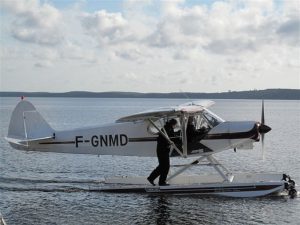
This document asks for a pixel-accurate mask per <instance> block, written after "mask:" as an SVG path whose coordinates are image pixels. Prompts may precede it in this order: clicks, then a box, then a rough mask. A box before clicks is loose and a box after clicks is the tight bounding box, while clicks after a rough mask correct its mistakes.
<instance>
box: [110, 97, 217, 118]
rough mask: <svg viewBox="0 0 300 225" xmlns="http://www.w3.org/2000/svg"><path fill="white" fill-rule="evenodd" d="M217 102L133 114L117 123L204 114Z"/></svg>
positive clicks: (207, 101) (198, 102)
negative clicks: (205, 110) (184, 114)
mask: <svg viewBox="0 0 300 225" xmlns="http://www.w3.org/2000/svg"><path fill="white" fill-rule="evenodd" d="M214 103H215V102H214V101H210V100H203V101H194V102H187V103H185V104H182V105H179V106H171V107H161V108H156V109H152V110H147V111H144V112H140V113H136V114H132V115H130V116H125V117H122V118H120V119H118V120H117V121H116V122H134V121H138V120H148V119H157V118H162V117H172V116H180V115H182V113H186V114H194V113H198V112H202V111H203V109H205V108H208V107H210V106H211V105H213V104H214Z"/></svg>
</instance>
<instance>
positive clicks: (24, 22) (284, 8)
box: [0, 0, 300, 92]
mask: <svg viewBox="0 0 300 225" xmlns="http://www.w3.org/2000/svg"><path fill="white" fill-rule="evenodd" d="M0 41H1V46H0V50H1V51H0V90H1V91H30V92H39V91H47V92H67V91H93V92H103V91H134V92H223V91H241V90H254V89H257V90H261V89H268V88H291V89H300V1H298V0H286V1H283V0H282V1H280V0H276V1H275V0H274V1H272V0H227V1H209V0H198V1H197V0H186V1H184V0H172V1H171V0H169V1H158V0H143V1H138V0H124V1H108V0H106V1H102V0H90V1H88V0H80V1H72V0H0Z"/></svg>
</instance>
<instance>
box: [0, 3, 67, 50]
mask: <svg viewBox="0 0 300 225" xmlns="http://www.w3.org/2000/svg"><path fill="white" fill-rule="evenodd" d="M1 7H2V8H4V9H6V10H7V11H8V12H10V13H12V14H13V16H14V19H13V26H12V28H11V32H12V36H13V37H14V38H16V39H17V40H19V41H23V42H29V43H35V44H41V45H57V44H59V43H60V42H61V41H62V40H63V36H62V34H61V32H60V29H59V28H60V24H61V21H62V20H61V19H62V15H61V13H60V12H59V10H57V9H56V8H55V7H53V6H51V5H49V4H47V3H42V4H41V3H40V2H39V1H36V0H28V1H9V0H2V1H1Z"/></svg>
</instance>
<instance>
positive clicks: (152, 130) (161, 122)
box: [147, 118, 181, 134]
mask: <svg viewBox="0 0 300 225" xmlns="http://www.w3.org/2000/svg"><path fill="white" fill-rule="evenodd" d="M169 119H170V118H169ZM174 119H176V120H177V125H176V127H175V129H174V131H175V132H176V131H180V130H181V126H180V121H179V120H178V119H177V118H174ZM167 121H168V120H167V119H166V118H160V119H157V120H156V121H153V122H154V123H155V125H156V126H157V127H158V128H159V129H162V128H163V127H164V125H165V124H166V122H167ZM147 131H148V132H149V133H150V134H158V130H157V129H156V127H154V126H153V125H152V124H149V125H148V127H147Z"/></svg>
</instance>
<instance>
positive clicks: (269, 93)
mask: <svg viewBox="0 0 300 225" xmlns="http://www.w3.org/2000/svg"><path fill="white" fill-rule="evenodd" d="M20 96H26V97H64V98H68V97H69V98H191V99H274V100H300V89H266V90H252V91H228V92H219V93H195V92H172V93H139V92H87V91H71V92H64V93H51V92H0V97H20Z"/></svg>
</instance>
